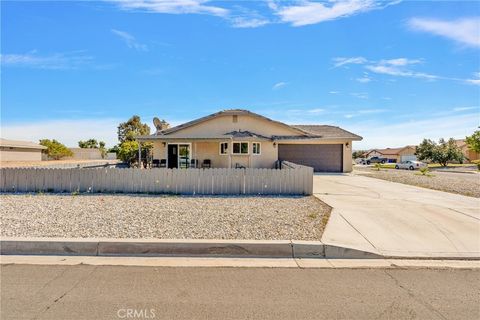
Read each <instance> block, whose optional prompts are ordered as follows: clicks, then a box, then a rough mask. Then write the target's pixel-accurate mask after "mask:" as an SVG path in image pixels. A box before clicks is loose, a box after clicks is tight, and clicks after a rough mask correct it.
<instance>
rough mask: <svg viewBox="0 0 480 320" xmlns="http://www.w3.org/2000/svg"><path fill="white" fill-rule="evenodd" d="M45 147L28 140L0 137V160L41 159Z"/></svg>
mask: <svg viewBox="0 0 480 320" xmlns="http://www.w3.org/2000/svg"><path fill="white" fill-rule="evenodd" d="M44 149H47V148H46V147H44V146H42V145H39V144H37V143H33V142H30V141H19V140H7V139H3V138H0V161H2V162H5V161H41V160H42V150H44Z"/></svg>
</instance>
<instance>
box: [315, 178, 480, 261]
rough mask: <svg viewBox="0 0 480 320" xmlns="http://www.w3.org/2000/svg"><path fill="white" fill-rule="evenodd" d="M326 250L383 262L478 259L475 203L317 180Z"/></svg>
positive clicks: (388, 186)
mask: <svg viewBox="0 0 480 320" xmlns="http://www.w3.org/2000/svg"><path fill="white" fill-rule="evenodd" d="M314 195H315V196H317V197H318V198H319V199H321V200H322V201H324V202H326V203H327V204H328V205H330V206H332V207H333V210H332V215H331V217H330V221H329V223H328V225H327V228H326V230H325V232H324V234H323V237H322V242H323V243H325V244H331V245H337V246H345V247H350V248H354V249H358V250H365V251H370V252H373V253H377V254H380V255H382V256H390V257H396V256H408V257H419V258H428V257H431V258H435V257H437V258H438V257H443V258H449V257H463V258H480V199H478V198H473V197H466V196H462V195H456V194H451V193H446V192H441V191H435V190H429V189H424V188H418V187H413V186H409V185H404V184H399V183H393V182H389V181H384V180H379V179H373V178H368V177H364V176H355V175H327V174H324V175H316V176H314Z"/></svg>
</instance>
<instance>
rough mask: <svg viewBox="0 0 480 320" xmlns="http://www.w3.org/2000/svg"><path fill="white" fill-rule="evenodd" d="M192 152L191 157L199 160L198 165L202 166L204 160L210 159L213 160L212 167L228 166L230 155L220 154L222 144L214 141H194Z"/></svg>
mask: <svg viewBox="0 0 480 320" xmlns="http://www.w3.org/2000/svg"><path fill="white" fill-rule="evenodd" d="M192 146H193V147H192V149H193V152H192V151H191V152H190V153H191V154H192V155H191V157H193V158H195V159H197V160H198V165H199V166H200V167H201V166H202V163H203V160H205V159H210V160H211V161H212V168H228V155H221V154H220V144H219V142H217V141H214V142H193V143H192Z"/></svg>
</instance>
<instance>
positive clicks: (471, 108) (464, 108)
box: [452, 107, 480, 112]
mask: <svg viewBox="0 0 480 320" xmlns="http://www.w3.org/2000/svg"><path fill="white" fill-rule="evenodd" d="M473 109H477V110H479V109H480V107H457V108H453V109H452V110H453V111H456V112H461V111H468V110H473Z"/></svg>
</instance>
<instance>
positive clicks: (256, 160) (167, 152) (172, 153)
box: [139, 136, 278, 169]
mask: <svg viewBox="0 0 480 320" xmlns="http://www.w3.org/2000/svg"><path fill="white" fill-rule="evenodd" d="M139 141H140V142H141V143H144V142H149V143H151V144H153V149H152V151H151V159H149V167H152V168H156V167H160V168H178V169H187V168H273V167H274V166H275V161H276V160H277V155H278V152H277V150H276V144H275V143H274V142H273V141H271V140H268V139H259V138H258V137H257V138H255V139H252V138H251V137H233V136H221V137H203V138H192V137H168V136H157V137H152V136H150V137H142V138H140V139H139Z"/></svg>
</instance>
